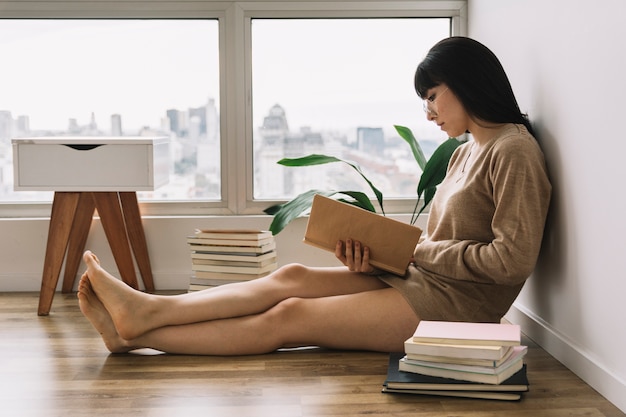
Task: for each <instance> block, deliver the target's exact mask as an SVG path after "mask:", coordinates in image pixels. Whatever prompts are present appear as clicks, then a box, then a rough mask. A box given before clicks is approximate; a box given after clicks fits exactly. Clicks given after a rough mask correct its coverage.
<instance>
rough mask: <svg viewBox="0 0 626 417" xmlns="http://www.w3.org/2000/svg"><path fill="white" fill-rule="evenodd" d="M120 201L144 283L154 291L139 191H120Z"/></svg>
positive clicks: (147, 288) (147, 289)
mask: <svg viewBox="0 0 626 417" xmlns="http://www.w3.org/2000/svg"><path fill="white" fill-rule="evenodd" d="M119 195H120V203H121V205H122V212H123V213H124V220H125V222H126V232H127V233H128V239H129V240H130V245H131V247H132V248H133V253H134V254H135V261H136V262H137V266H138V267H139V272H140V273H141V277H142V279H143V284H144V286H145V288H146V291H147V292H154V280H153V278H152V268H151V267H150V257H149V255H148V243H147V242H146V235H145V232H144V229H143V224H142V222H141V213H140V212H139V203H138V202H137V193H136V192H134V191H132V192H120V193H119Z"/></svg>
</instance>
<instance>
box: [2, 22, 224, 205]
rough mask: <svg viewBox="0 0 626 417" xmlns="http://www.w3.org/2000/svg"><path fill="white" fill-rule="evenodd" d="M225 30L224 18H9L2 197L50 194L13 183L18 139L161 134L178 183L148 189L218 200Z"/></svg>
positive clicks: (172, 196)
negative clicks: (222, 36)
mask: <svg viewBox="0 0 626 417" xmlns="http://www.w3.org/2000/svg"><path fill="white" fill-rule="evenodd" d="M218 39H219V38H218V21H217V20H216V19H213V20H163V19H161V20H139V19H130V20H100V19H99V20H94V19H77V20H66V19H62V20H49V19H46V20H0V51H1V54H2V56H4V57H6V58H7V59H8V61H9V62H11V64H9V65H2V66H0V80H1V82H2V84H3V87H2V94H0V173H1V174H0V182H1V188H0V201H24V200H27V201H38V200H39V201H40V200H50V199H51V193H50V192H14V191H13V168H12V151H11V139H12V138H20V137H40V136H89V137H90V136H155V135H156V136H167V137H169V138H170V151H171V155H170V161H171V168H170V183H169V184H168V185H167V186H164V187H161V188H159V189H158V190H156V191H155V192H151V193H140V194H139V198H140V199H152V200H193V199H204V200H209V199H214V200H219V199H220V175H219V173H220V158H219V154H220V153H219V149H220V140H219V59H218V53H219V47H218ZM5 62H6V61H5ZM77 175H80V173H77Z"/></svg>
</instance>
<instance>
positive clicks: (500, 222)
mask: <svg viewBox="0 0 626 417" xmlns="http://www.w3.org/2000/svg"><path fill="white" fill-rule="evenodd" d="M415 87H416V91H417V93H418V95H419V96H420V97H421V98H422V99H424V110H425V111H426V116H427V118H428V120H431V121H433V122H435V123H436V124H437V125H438V126H440V127H441V129H442V130H443V131H445V132H446V133H447V135H448V136H451V137H456V136H459V135H461V134H463V133H465V132H470V133H471V135H472V138H473V140H472V141H470V142H468V143H467V144H464V145H462V146H461V147H459V148H458V149H457V151H456V152H455V154H454V155H453V157H452V159H451V161H450V165H449V168H448V174H447V176H446V179H445V180H444V182H443V183H442V184H441V185H440V187H439V190H438V192H437V194H436V196H435V199H434V201H433V203H432V207H431V210H430V216H429V220H428V227H427V235H426V237H425V239H424V240H423V242H421V243H420V244H419V245H417V247H416V249H415V252H414V259H413V262H412V263H411V264H410V265H409V268H408V269H407V271H406V274H405V276H404V277H399V276H395V275H392V274H387V273H384V272H381V271H377V270H375V269H374V268H373V267H372V266H371V265H370V264H369V251H368V248H366V247H361V245H360V243H359V242H352V241H350V240H348V241H346V242H338V243H337V247H336V251H335V255H336V256H337V258H338V259H339V260H340V261H341V262H342V263H343V264H344V265H345V266H346V267H337V268H309V267H305V266H302V265H298V264H292V265H287V266H284V267H282V268H280V269H278V270H276V271H275V272H274V273H272V274H271V275H269V276H267V277H264V278H260V279H257V280H252V281H249V282H244V283H237V284H231V285H224V286H220V287H216V288H213V289H210V290H205V291H201V292H196V293H190V294H182V295H177V296H159V295H152V294H146V293H143V292H140V291H136V290H133V289H131V288H130V287H128V286H126V285H125V284H124V283H122V282H121V281H119V280H117V279H116V278H114V277H113V276H111V275H110V274H109V273H108V272H106V271H105V270H104V269H102V267H101V266H100V264H99V262H98V260H97V258H96V256H95V255H94V254H92V253H91V252H89V251H88V252H86V253H85V254H84V260H85V262H86V264H87V271H86V272H85V274H84V275H83V277H82V279H81V282H80V284H79V293H78V298H79V304H80V308H81V311H82V312H83V314H84V315H85V316H86V317H87V318H88V319H89V320H90V322H91V323H92V324H93V326H94V327H95V328H96V329H97V330H98V331H99V333H100V334H101V335H102V338H103V340H104V342H105V344H106V346H107V348H108V349H109V350H110V351H111V352H128V351H131V350H134V349H137V348H144V347H150V348H154V349H158V350H161V351H165V352H170V353H182V354H207V355H243V354H259V353H266V352H271V351H274V350H276V349H278V348H281V347H296V346H307V345H318V346H324V347H327V348H335V349H360V350H374V351H386V352H390V351H402V350H403V349H404V346H403V343H404V341H405V340H406V339H407V338H408V337H410V336H411V335H412V334H413V332H414V330H415V328H416V327H417V324H418V323H419V321H420V320H451V321H494V322H495V321H499V320H500V319H501V317H502V316H503V315H504V314H505V313H506V311H507V310H508V309H509V307H510V305H511V304H512V303H513V301H514V299H515V298H516V296H517V295H518V293H519V291H520V290H521V288H522V285H523V284H524V281H525V280H526V278H527V277H528V276H529V275H530V273H531V272H532V270H533V268H534V265H535V263H536V260H537V256H538V253H539V248H540V245H541V238H542V234H543V228H544V222H545V218H546V213H547V210H548V203H549V199H550V190H551V187H550V183H549V181H548V179H547V174H546V169H545V165H544V159H543V155H542V153H541V151H540V149H539V147H538V145H537V143H536V141H535V140H534V138H533V137H532V135H531V127H530V124H529V122H528V120H527V118H526V116H525V115H523V114H522V113H521V112H520V110H519V107H518V105H517V102H516V100H515V97H514V95H513V91H512V89H511V86H510V84H509V81H508V79H507V77H506V74H505V73H504V70H503V68H502V66H501V65H500V63H499V61H498V59H497V58H496V57H495V56H494V55H493V53H491V51H489V50H488V49H487V48H486V47H484V46H483V45H482V44H480V43H478V42H476V41H474V40H471V39H468V38H462V37H453V38H448V39H445V40H443V41H441V42H439V43H438V44H436V45H435V46H434V47H433V48H432V49H431V50H430V51H429V53H428V54H427V56H426V58H425V59H424V61H423V62H422V63H420V65H419V66H418V68H417V71H416V74H415Z"/></svg>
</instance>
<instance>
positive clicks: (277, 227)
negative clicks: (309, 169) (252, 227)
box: [263, 190, 376, 235]
mask: <svg viewBox="0 0 626 417" xmlns="http://www.w3.org/2000/svg"><path fill="white" fill-rule="evenodd" d="M316 194H321V195H323V196H325V197H332V196H333V195H337V194H344V195H347V196H349V197H352V198H353V199H354V200H346V199H344V198H338V199H337V200H339V201H343V202H344V203H348V204H352V205H355V206H357V207H361V208H362V209H365V210H368V211H373V212H376V210H375V209H374V206H373V205H372V202H371V201H370V198H369V197H368V196H367V194H365V193H362V192H360V191H322V190H309V191H306V192H304V193H302V194H300V195H298V196H297V197H295V198H294V199H293V200H290V201H288V202H286V203H284V204H276V205H274V206H271V207H268V208H266V209H265V210H263V211H264V212H265V213H266V214H269V215H273V216H274V219H273V220H272V223H271V224H270V227H269V230H270V231H271V232H272V234H274V235H277V234H278V233H279V232H281V231H282V230H283V229H284V228H285V227H286V226H287V225H288V224H289V223H290V222H291V221H293V220H294V219H296V218H298V217H301V216H304V215H305V214H307V213H308V212H309V211H310V209H311V205H312V204H313V197H315V195H316Z"/></svg>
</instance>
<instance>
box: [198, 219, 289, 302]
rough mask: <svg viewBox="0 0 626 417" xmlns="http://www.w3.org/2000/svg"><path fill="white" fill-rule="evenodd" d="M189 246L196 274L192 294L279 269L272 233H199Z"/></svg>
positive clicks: (237, 231) (260, 231) (255, 231)
mask: <svg viewBox="0 0 626 417" xmlns="http://www.w3.org/2000/svg"><path fill="white" fill-rule="evenodd" d="M187 243H188V245H189V248H190V250H191V264H192V266H191V269H192V271H193V276H192V277H191V279H190V282H189V292H193V291H200V290H204V289H207V288H211V287H215V286H218V285H223V284H229V283H233V282H241V281H249V280H251V279H256V278H261V277H264V276H266V275H268V274H269V273H271V272H272V271H273V270H275V269H276V267H277V265H278V264H277V259H276V242H275V241H274V236H273V235H272V232H269V231H262V230H196V232H195V233H194V235H193V236H188V237H187Z"/></svg>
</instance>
